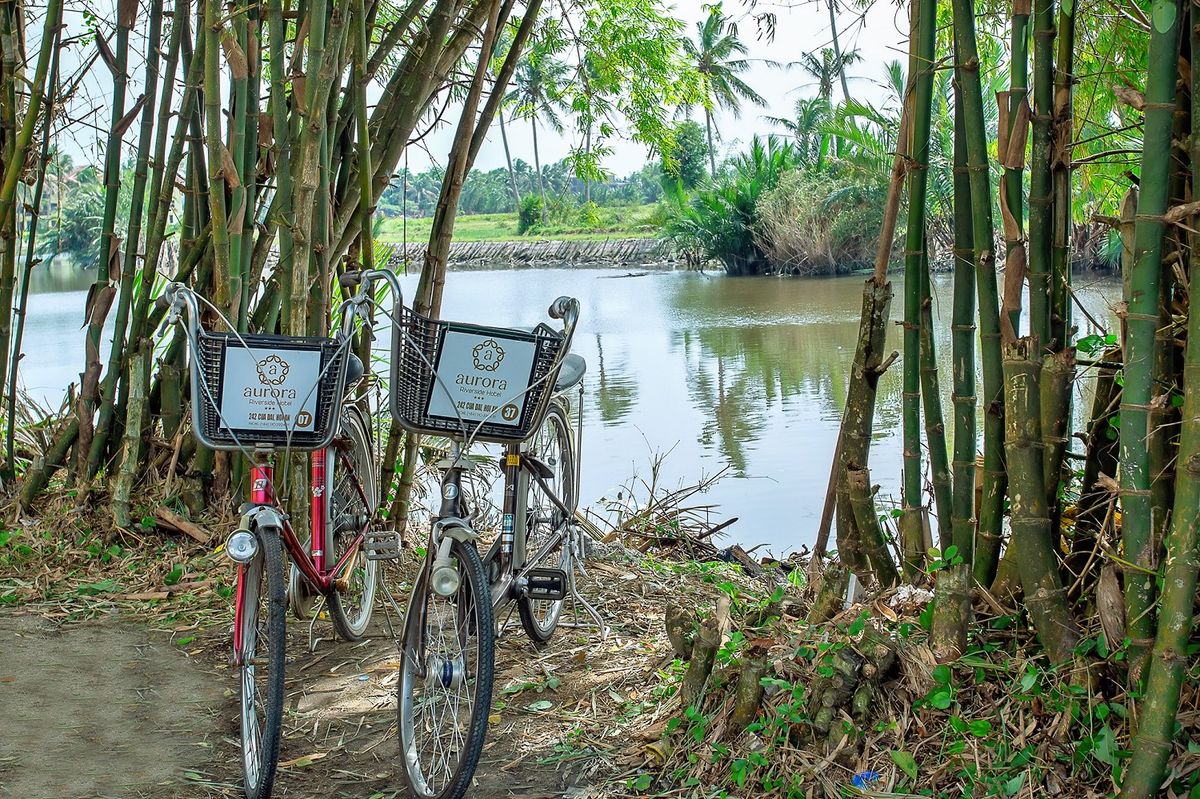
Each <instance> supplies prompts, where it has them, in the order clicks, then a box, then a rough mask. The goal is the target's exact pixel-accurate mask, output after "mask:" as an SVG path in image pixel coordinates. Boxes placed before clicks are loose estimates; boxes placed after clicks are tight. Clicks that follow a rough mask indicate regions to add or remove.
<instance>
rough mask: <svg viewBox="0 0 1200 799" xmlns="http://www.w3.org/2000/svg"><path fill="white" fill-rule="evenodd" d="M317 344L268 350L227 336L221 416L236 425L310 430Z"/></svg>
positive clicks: (314, 401)
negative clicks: (311, 346)
mask: <svg viewBox="0 0 1200 799" xmlns="http://www.w3.org/2000/svg"><path fill="white" fill-rule="evenodd" d="M320 374H321V350H320V349H317V348H313V349H288V350H280V351H274V352H272V351H267V350H263V349H260V348H254V347H244V346H242V345H241V344H240V343H239V342H236V341H230V342H229V343H228V344H227V346H226V350H225V369H224V373H223V374H222V380H221V418H222V419H223V420H224V424H225V426H226V427H227V428H229V429H234V430H292V431H298V432H308V431H310V430H312V429H313V425H314V423H315V421H316V409H317V400H318V392H317V391H316V390H315V387H316V385H317V380H318V378H319V377H320Z"/></svg>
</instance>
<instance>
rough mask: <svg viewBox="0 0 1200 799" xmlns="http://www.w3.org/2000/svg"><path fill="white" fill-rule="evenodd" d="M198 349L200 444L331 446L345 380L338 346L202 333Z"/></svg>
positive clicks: (195, 416)
mask: <svg viewBox="0 0 1200 799" xmlns="http://www.w3.org/2000/svg"><path fill="white" fill-rule="evenodd" d="M196 345H197V348H198V349H199V352H198V354H197V358H196V359H195V360H194V361H193V364H192V421H193V426H194V428H195V431H196V435H197V437H198V438H199V439H200V441H201V442H202V443H203V444H205V445H206V446H209V447H211V448H213V449H223V450H236V449H239V448H240V447H253V446H254V445H256V444H269V445H272V446H276V447H289V448H291V449H300V450H314V449H321V448H322V447H325V446H328V445H329V442H330V441H331V440H332V439H333V433H334V431H335V429H336V427H337V414H336V413H335V410H336V407H337V403H338V402H339V400H340V399H341V396H342V392H343V390H344V388H345V382H346V362H347V358H346V351H347V350H346V348H345V347H342V346H339V342H338V341H336V340H334V339H329V338H321V337H312V338H306V337H297V336H268V335H252V334H243V335H241V336H236V335H234V334H232V333H210V332H208V331H204V330H202V331H200V333H199V337H198V339H197V342H196ZM201 381H203V385H206V386H207V391H206V390H205V389H204V387H203V386H202V385H201Z"/></svg>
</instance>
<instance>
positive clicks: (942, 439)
mask: <svg viewBox="0 0 1200 799" xmlns="http://www.w3.org/2000/svg"><path fill="white" fill-rule="evenodd" d="M926 252H928V247H926ZM921 400H922V410H923V412H924V418H925V441H926V443H927V446H928V447H929V469H930V482H931V483H933V504H934V507H935V508H936V509H937V526H938V547H939V548H941V549H942V550H943V551H945V550H946V549H947V548H948V547H949V546H951V545H952V544H953V543H954V536H953V531H952V525H953V522H952V520H951V517H952V516H953V510H952V505H953V501H952V499H951V485H950V463H949V456H948V454H947V451H946V422H945V419H944V417H943V416H942V391H941V386H940V381H939V380H938V368H937V352H936V349H935V347H934V341H933V294H932V291H931V289H930V285H929V260H928V257H923V258H922V259H921ZM922 527H924V525H922ZM922 542H924V529H922Z"/></svg>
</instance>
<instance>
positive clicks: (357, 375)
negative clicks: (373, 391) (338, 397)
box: [346, 352, 367, 388]
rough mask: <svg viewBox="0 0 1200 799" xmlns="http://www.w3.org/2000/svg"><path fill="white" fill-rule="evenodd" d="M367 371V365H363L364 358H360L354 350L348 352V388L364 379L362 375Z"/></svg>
mask: <svg viewBox="0 0 1200 799" xmlns="http://www.w3.org/2000/svg"><path fill="white" fill-rule="evenodd" d="M366 373H367V370H366V367H364V366H363V362H362V358H359V357H358V356H357V355H355V354H354V353H353V352H348V353H346V388H350V386H352V385H354V384H355V383H357V382H358V381H359V380H362V376H363V375H364V374H366Z"/></svg>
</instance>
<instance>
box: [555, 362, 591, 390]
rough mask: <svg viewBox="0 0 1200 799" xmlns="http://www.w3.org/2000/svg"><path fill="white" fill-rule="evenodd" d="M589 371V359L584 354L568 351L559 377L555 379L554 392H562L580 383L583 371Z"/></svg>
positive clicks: (559, 371)
mask: <svg viewBox="0 0 1200 799" xmlns="http://www.w3.org/2000/svg"><path fill="white" fill-rule="evenodd" d="M586 371H587V361H585V360H584V359H583V356H581V355H576V354H575V353H573V352H568V353H567V357H566V358H563V365H562V368H560V369H559V370H558V379H556V380H555V381H554V393H555V394H560V393H562V392H564V391H566V390H567V389H569V388H572V387H574V386H576V385H578V384H579V381H580V380H582V379H583V373H584V372H586Z"/></svg>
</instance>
